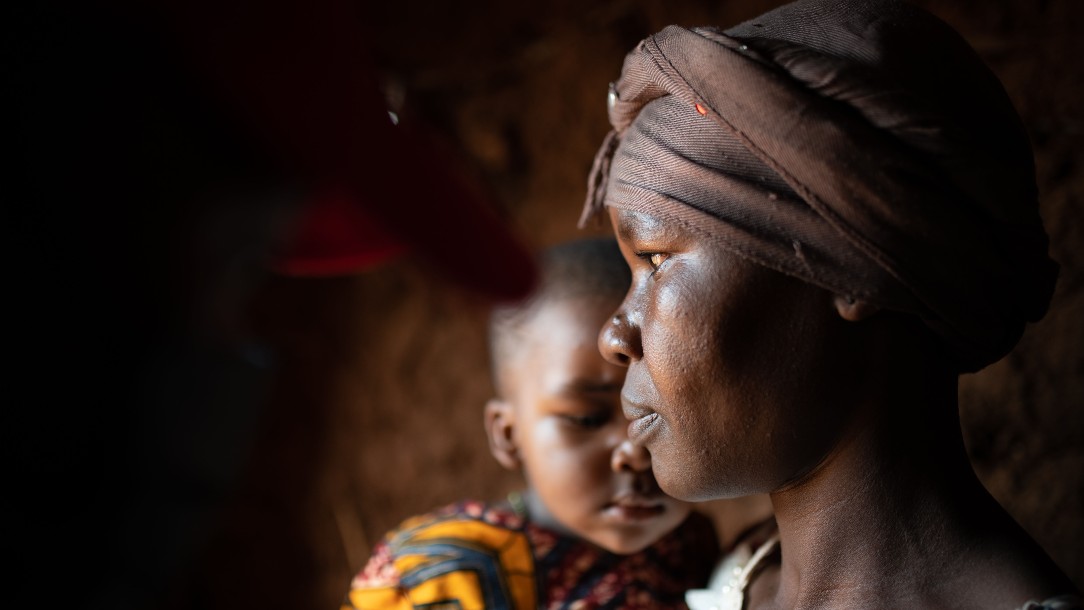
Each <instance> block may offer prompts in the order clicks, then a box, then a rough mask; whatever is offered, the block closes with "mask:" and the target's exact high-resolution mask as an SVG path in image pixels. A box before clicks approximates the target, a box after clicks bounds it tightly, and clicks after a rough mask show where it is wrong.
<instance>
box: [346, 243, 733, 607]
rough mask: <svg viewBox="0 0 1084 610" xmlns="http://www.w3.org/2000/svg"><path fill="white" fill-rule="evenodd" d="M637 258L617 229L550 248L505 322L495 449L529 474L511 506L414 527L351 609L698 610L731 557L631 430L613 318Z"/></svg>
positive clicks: (492, 426) (394, 539) (495, 340)
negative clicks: (698, 597) (658, 474)
mask: <svg viewBox="0 0 1084 610" xmlns="http://www.w3.org/2000/svg"><path fill="white" fill-rule="evenodd" d="M629 281H630V280H629V272H628V267H627V266H626V265H625V263H624V262H623V260H622V258H621V254H620V252H619V251H618V249H617V245H616V244H615V242H613V240H609V239H592V240H582V241H576V242H570V243H566V244H563V245H560V246H557V247H555V248H552V249H551V250H549V251H547V252H546V254H545V255H544V256H543V259H542V277H541V283H540V286H539V287H538V289H537V290H536V291H535V293H534V296H533V297H532V298H531V299H530V300H529V301H528V302H527V303H524V304H522V305H520V306H517V307H509V308H503V309H499V310H498V311H495V312H494V314H493V316H492V318H491V322H490V349H491V356H492V374H493V381H494V384H495V386H496V390H497V394H498V397H497V398H494V399H492V400H490V401H489V403H488V404H487V405H486V409H485V428H486V432H487V433H488V435H489V443H490V449H491V451H492V452H493V455H494V457H495V458H496V459H497V461H499V462H500V463H501V464H502V465H503V466H505V467H506V468H509V469H514V470H519V471H521V472H522V473H523V475H524V478H525V479H526V482H527V489H526V491H524V492H522V493H517V494H512V495H511V496H510V498H509V501H508V502H507V503H501V504H496V505H485V504H482V503H479V502H470V501H467V502H462V503H459V504H456V505H454V506H450V507H447V508H445V509H443V510H440V511H438V512H436V513H433V514H430V515H426V516H423V517H416V518H414V519H410V520H408V521H406V522H404V523H403V524H402V525H401V526H400V528H399V529H398V530H396V531H394V532H392V533H390V534H388V535H387V536H386V537H385V539H384V541H383V542H381V543H380V544H379V545H378V546H377V548H376V549H375V551H374V553H373V557H372V559H370V561H369V565H368V566H366V568H365V569H364V570H362V571H361V573H360V574H358V576H357V577H356V578H355V579H354V582H353V584H352V587H351V591H350V593H349V595H348V597H347V601H346V603H345V604H344V606H343V607H344V609H345V608H358V609H362V610H369V609H372V608H397V609H398V608H403V609H407V608H422V607H424V608H464V609H466V608H516V609H533V608H595V607H605V608H685V602H684V597H683V596H684V593H685V591H686V590H687V589H690V588H695V587H701V586H704V584H705V583H706V581H707V577H708V575H709V573H710V571H711V568H712V566H713V564H714V562H715V559H716V557H717V555H718V547H717V543H716V538H715V533H714V530H713V529H712V527H711V525H710V523H709V522H708V520H707V519H706V518H704V517H702V516H700V515H695V514H690V507H689V505H688V504H685V503H683V502H679V501H677V500H675V499H673V498H670V497H668V496H666V495H664V494H663V493H662V491H661V490H660V489H659V487H658V485H657V484H656V483H655V478H654V476H653V475H652V473H651V459H650V456H649V455H648V454H647V452H646V451H645V450H644V449H643V448H642V447H639V446H634V445H632V444H631V443H630V442H629V440H628V436H627V427H628V422H627V421H626V419H625V417H624V415H623V413H622V408H621V386H622V384H623V383H624V378H625V369H624V368H623V367H619V366H615V365H613V364H610V363H608V362H606V361H605V360H603V359H602V356H601V355H600V354H599V351H598V347H597V336H598V329H599V328H600V327H601V325H602V324H603V322H605V321H606V320H607V319H608V317H609V316H610V315H611V314H612V312H613V311H614V309H615V308H616V307H617V305H618V304H619V303H620V302H621V299H622V297H623V295H624V292H625V291H626V290H627V288H628V285H629Z"/></svg>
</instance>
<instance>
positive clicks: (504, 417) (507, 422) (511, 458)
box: [485, 398, 521, 470]
mask: <svg viewBox="0 0 1084 610" xmlns="http://www.w3.org/2000/svg"><path fill="white" fill-rule="evenodd" d="M515 419H516V418H515V410H514V409H513V408H512V405H510V404H508V403H507V402H505V401H503V400H500V399H497V398H491V399H490V400H489V402H487V403H486V413H485V426H486V436H488V437H489V451H490V453H492V454H493V457H495V458H497V461H498V462H499V463H500V465H501V466H504V467H505V468H507V469H508V470H519V469H520V465H521V464H520V461H519V451H518V450H517V448H516V440H515V424H516V422H515Z"/></svg>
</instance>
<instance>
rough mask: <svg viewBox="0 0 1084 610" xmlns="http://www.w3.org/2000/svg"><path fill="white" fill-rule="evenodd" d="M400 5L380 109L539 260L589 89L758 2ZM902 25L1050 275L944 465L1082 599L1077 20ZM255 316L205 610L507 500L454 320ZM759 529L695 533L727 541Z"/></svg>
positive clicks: (1034, 14) (464, 330)
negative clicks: (1021, 179) (1016, 116)
mask: <svg viewBox="0 0 1084 610" xmlns="http://www.w3.org/2000/svg"><path fill="white" fill-rule="evenodd" d="M424 4H425V3H422V5H419V4H417V3H413V4H411V5H410V7H409V10H407V7H406V6H405V5H403V4H401V3H396V2H389V3H383V4H382V5H380V6H374V7H372V8H371V14H372V16H373V21H372V26H373V27H372V29H373V35H374V40H373V45H374V52H375V56H376V58H377V60H378V62H379V64H380V66H381V67H382V70H383V73H384V75H385V77H386V81H387V86H388V92H389V99H390V101H391V103H392V105H393V106H395V107H396V109H397V110H398V111H399V113H400V115H401V117H402V120H404V121H417V122H419V123H423V124H426V125H428V126H429V127H431V128H432V129H433V131H434V132H435V134H436V135H438V136H439V138H440V139H441V141H442V143H443V145H445V146H447V148H448V149H449V150H451V151H453V152H454V153H456V154H457V155H459V156H461V157H462V158H463V159H464V160H465V162H466V164H467V165H468V167H470V168H472V169H473V170H475V171H476V172H477V174H478V176H479V177H480V178H481V179H482V180H483V181H484V182H485V183H486V184H488V185H489V186H490V187H491V188H492V189H493V191H494V192H495V193H496V194H497V195H498V196H499V199H500V200H501V201H502V202H503V203H504V205H505V210H504V211H505V212H506V213H507V216H508V218H509V220H510V222H512V223H513V225H514V226H516V227H517V230H518V231H519V232H520V233H521V234H522V235H523V236H524V239H525V240H526V241H527V242H528V243H530V244H532V245H534V246H543V245H546V244H550V243H553V242H556V241H560V240H563V239H567V238H571V237H575V236H577V235H582V232H578V231H577V230H576V229H575V223H576V218H577V216H578V214H579V209H580V206H581V203H582V200H583V196H584V184H585V178H586V175H587V171H588V168H589V167H590V163H591V159H592V156H593V154H594V151H595V149H596V147H597V145H598V143H599V142H600V141H601V138H602V136H603V135H604V134H605V133H606V131H607V129H608V125H607V122H606V116H605V101H604V100H605V93H606V90H607V83H608V82H609V81H611V80H613V79H614V78H616V76H617V74H618V71H619V69H620V65H621V60H622V58H623V56H624V54H625V52H626V51H627V50H629V49H630V48H632V46H633V45H634V44H635V43H636V42H638V41H639V40H640V39H641V38H643V37H644V36H646V35H647V34H649V33H652V32H654V31H657V30H659V29H661V28H662V27H663V26H665V25H667V24H670V23H679V24H682V25H690V26H691V25H704V24H715V25H724V26H726V25H731V24H735V23H737V22H739V21H741V20H744V19H747V18H750V17H753V16H755V15H757V14H759V13H761V12H763V11H764V10H767V9H769V8H771V7H773V6H775V5H776V4H778V2H768V1H759V0H755V1H754V0H747V1H741V2H738V1H729V2H728V1H726V0H720V1H716V2H702V1H688V2H682V3H677V2H663V1H661V0H656V1H650V2H629V1H623V0H606V1H600V2H592V3H588V5H587V6H588V8H582V5H581V3H573V2H561V3H552V4H547V6H546V8H543V7H541V6H540V5H539V3H518V2H497V1H494V0H479V1H477V2H473V3H469V4H464V3H451V2H449V3H445V4H444V5H442V6H432V7H429V8H428V9H426V8H425V7H424ZM920 4H922V5H924V6H927V7H928V8H929V9H930V10H933V11H934V12H935V13H937V14H938V15H940V16H941V17H942V18H944V19H945V20H947V21H948V22H949V23H950V24H951V25H953V26H954V27H956V28H957V29H958V30H960V31H961V33H963V35H964V36H965V37H966V38H967V39H968V40H969V41H970V42H971V43H972V44H973V45H974V46H975V47H976V48H977V49H978V51H979V53H980V54H981V55H982V57H983V58H984V59H985V60H986V61H987V62H988V63H989V64H990V65H991V66H992V68H993V69H994V71H995V72H996V73H997V74H998V75H999V76H1000V78H1001V79H1002V81H1003V82H1004V83H1005V85H1006V87H1007V89H1008V90H1009V93H1010V95H1011V97H1012V99H1013V101H1014V102H1015V104H1016V105H1017V107H1018V109H1019V110H1020V112H1021V114H1022V115H1023V118H1024V122H1025V124H1026V126H1027V128H1028V130H1029V132H1030V135H1031V137H1032V140H1033V142H1034V146H1035V152H1036V160H1037V164H1038V174H1039V186H1040V189H1041V194H1042V211H1043V216H1044V218H1045V220H1046V223H1047V226H1048V228H1049V231H1050V234H1051V237H1052V251H1053V255H1054V257H1055V258H1056V259H1057V260H1058V261H1059V262H1060V263H1061V264H1062V275H1061V279H1060V284H1059V287H1058V290H1057V293H1056V295H1055V297H1054V302H1053V305H1052V307H1051V310H1050V313H1049V315H1047V317H1046V318H1045V319H1044V320H1043V321H1042V322H1041V323H1039V324H1037V325H1034V326H1033V327H1031V328H1029V330H1028V331H1027V333H1026V335H1025V337H1024V339H1023V341H1022V342H1021V344H1020V345H1019V347H1018V348H1017V349H1016V350H1015V351H1014V352H1013V353H1012V354H1011V355H1010V356H1009V357H1007V358H1006V359H1005V360H1003V361H1002V362H1000V363H997V364H996V365H994V366H991V367H989V368H988V369H987V370H985V371H982V372H980V373H978V374H976V375H971V376H968V377H966V378H964V380H963V382H962V387H961V409H962V413H963V418H964V424H965V434H966V438H967V441H968V446H969V449H970V452H971V454H972V457H973V460H974V463H975V467H976V469H977V471H978V473H979V475H980V477H981V478H982V479H983V481H984V482H985V483H986V485H987V486H988V487H989V488H990V490H991V491H992V492H993V494H994V495H995V496H996V497H997V498H998V499H999V500H1000V501H1001V502H1002V503H1003V504H1004V505H1005V506H1006V507H1007V508H1008V510H1009V511H1010V512H1011V513H1012V514H1013V515H1014V516H1015V517H1016V518H1017V519H1018V520H1019V521H1020V522H1021V523H1022V524H1023V526H1024V527H1025V528H1026V529H1027V530H1028V531H1030V532H1031V533H1032V534H1033V535H1034V536H1035V538H1036V539H1037V540H1038V541H1039V542H1040V543H1041V544H1042V545H1043V546H1044V548H1046V549H1047V551H1048V552H1049V553H1050V554H1051V555H1052V556H1053V557H1054V559H1055V560H1056V561H1057V562H1058V563H1059V564H1060V565H1061V566H1062V567H1063V568H1064V569H1065V570H1066V571H1067V572H1068V573H1069V574H1070V576H1071V577H1072V578H1073V579H1074V580H1075V581H1076V582H1077V583H1078V584H1081V585H1084V553H1082V552H1081V549H1082V548H1084V528H1082V525H1084V518H1082V515H1084V505H1082V504H1084V500H1082V497H1084V496H1082V490H1084V409H1082V407H1084V250H1082V247H1084V236H1082V234H1081V231H1082V227H1084V213H1082V211H1081V200H1082V196H1084V167H1082V166H1081V164H1082V161H1084V146H1082V144H1084V132H1082V130H1084V122H1082V121H1084V117H1082V116H1081V113H1080V108H1084V99H1082V98H1084V82H1082V78H1084V77H1082V74H1084V73H1082V71H1081V70H1080V68H1079V65H1078V63H1077V62H1078V61H1079V58H1080V57H1084V44H1082V43H1081V40H1084V39H1082V38H1081V37H1080V35H1079V32H1080V31H1081V26H1082V25H1084V23H1082V21H1084V3H1081V2H1078V1H1076V0H1048V1H1034V0H1014V1H1009V0H1003V1H994V2H978V1H970V0H952V1H943V2H937V3H934V2H932V1H926V2H921V3H920ZM466 6H469V7H470V8H469V10H468V9H465V8H463V7H466ZM418 171H419V179H424V174H425V168H423V167H419V168H418ZM422 221H424V219H422ZM472 255H473V253H472V248H471V244H470V243H469V242H467V241H465V242H464V243H463V244H462V245H461V247H460V248H459V249H457V250H456V251H454V252H448V253H447V256H448V257H450V258H452V259H458V260H460V261H461V264H463V265H470V264H471V263H472ZM259 311H260V319H261V325H262V326H263V327H264V328H265V329H266V332H267V333H268V336H269V337H270V342H271V344H272V345H274V346H275V348H276V350H277V354H278V371H279V373H278V377H277V380H276V386H275V390H274V392H273V398H272V401H271V405H270V407H269V410H268V413H267V417H266V418H265V420H264V425H263V428H262V429H261V430H260V432H259V436H258V439H257V441H256V446H255V450H254V453H253V457H252V460H251V462H250V464H249V466H248V471H247V472H248V474H247V475H246V478H245V483H244V485H243V486H242V488H241V489H239V490H238V492H237V494H236V496H235V498H234V502H233V505H232V508H231V510H230V512H229V513H228V515H227V517H226V518H225V520H224V521H223V522H222V523H221V524H220V528H219V530H218V533H217V534H216V537H215V538H214V540H213V542H212V544H211V546H210V548H209V549H208V551H207V553H206V560H205V561H204V562H203V563H202V566H203V567H202V570H203V571H202V572H201V573H200V574H199V581H200V582H201V585H200V586H199V587H198V589H199V593H198V596H199V597H200V598H201V599H203V601H204V602H205V604H206V606H207V607H225V606H227V605H240V606H242V607H248V606H254V607H255V606H260V607H265V608H321V607H322V608H328V607H334V606H335V604H337V603H338V601H339V599H340V598H341V596H342V594H343V593H344V591H345V587H346V585H347V583H348V581H349V578H350V576H351V574H352V573H353V572H354V571H355V570H357V569H358V568H359V567H360V566H361V565H362V563H363V562H364V561H365V559H366V558H367V554H368V551H369V548H370V547H371V545H372V544H373V543H374V542H375V541H377V540H379V537H380V536H381V535H382V534H383V532H384V531H386V530H387V529H388V528H390V527H393V526H394V525H395V524H396V523H397V522H398V521H399V520H401V519H403V518H405V517H407V516H409V515H411V514H414V513H418V512H421V511H426V510H428V509H431V508H433V507H436V506H439V505H441V504H444V503H447V502H450V501H453V500H455V499H457V498H460V497H475V498H481V499H496V498H500V497H502V496H503V495H504V494H505V493H506V492H507V491H509V490H510V489H512V488H514V487H515V486H516V485H517V484H518V478H517V476H515V475H514V474H512V473H507V472H504V471H502V470H501V469H500V468H499V466H498V465H497V464H496V463H495V462H494V461H493V460H492V459H491V457H490V456H489V453H488V450H487V448H486V444H485V439H484V437H483V433H482V427H481V412H482V405H483V403H484V401H485V400H486V398H487V397H488V396H489V394H490V392H491V388H490V385H489V381H488V379H487V374H486V365H485V346H484V341H483V325H484V307H483V306H482V304H481V303H480V302H478V301H477V300H475V299H474V298H473V297H471V296H469V295H464V294H462V293H460V292H458V291H457V290H455V289H453V288H451V287H449V286H447V285H446V284H444V283H442V282H441V281H440V280H439V279H434V278H433V277H432V276H431V275H429V274H428V273H427V272H426V269H425V268H424V267H423V266H420V265H419V264H418V263H416V262H414V261H410V260H405V261H399V262H397V263H394V264H391V265H389V266H385V267H383V268H381V269H379V270H377V271H374V272H371V273H367V274H364V275H359V276H357V277H353V278H346V279H336V280H285V279H283V280H277V281H275V282H273V283H272V284H271V285H270V286H268V288H267V290H266V291H265V292H264V294H263V295H262V297H261V302H260V304H259ZM759 506H760V505H758V504H756V503H755V502H754V506H752V507H749V506H745V505H742V506H734V505H728V504H718V505H714V506H713V507H711V510H712V511H714V513H715V514H717V515H719V516H720V518H721V519H724V522H729V521H725V519H726V518H727V515H731V514H736V515H739V516H740V515H741V514H743V511H746V510H755V509H757V508H758V507H759Z"/></svg>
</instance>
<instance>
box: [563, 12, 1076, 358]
mask: <svg viewBox="0 0 1084 610" xmlns="http://www.w3.org/2000/svg"><path fill="white" fill-rule="evenodd" d="M610 122H611V124H612V125H613V131H612V132H611V133H610V134H609V135H608V136H607V138H606V140H605V142H604V143H603V145H602V148H601V149H600V151H599V153H598V155H597V156H596V159H595V164H594V167H593V169H592V172H591V177H590V178H589V183H588V188H589V192H588V198H587V203H586V205H585V209H584V216H583V218H582V219H581V224H582V223H584V222H586V221H587V220H589V219H590V218H591V217H592V216H594V215H595V214H597V213H598V212H599V211H600V210H601V209H602V208H603V207H604V206H613V207H616V208H623V209H629V210H635V211H640V212H645V213H648V214H651V215H655V216H659V217H662V218H665V219H667V220H668V221H671V222H676V223H680V224H682V225H684V226H685V227H686V228H688V229H690V230H693V231H697V232H699V233H701V234H704V235H706V236H709V237H710V238H712V239H715V240H717V242H718V243H719V244H720V245H721V246H722V247H725V248H728V249H730V250H732V251H734V252H736V253H738V254H740V255H741V256H743V257H745V258H747V259H749V260H751V261H753V262H755V263H758V264H760V265H764V266H766V267H769V268H771V269H774V270H777V271H779V272H782V273H785V274H788V275H791V276H794V277H797V278H799V279H802V280H804V281H807V282H810V283H812V284H816V285H818V286H821V287H823V288H825V289H828V290H831V291H833V292H835V293H837V294H841V295H846V296H850V297H854V298H859V299H863V300H866V301H868V302H870V303H872V304H874V305H877V306H879V307H882V308H884V309H889V310H895V311H902V312H908V313H913V314H916V315H918V316H920V317H921V318H922V319H923V320H924V321H925V323H926V324H927V325H928V326H929V327H930V328H932V329H933V330H934V331H935V333H936V334H937V335H938V336H939V337H941V338H942V339H943V343H944V345H945V347H946V353H947V354H948V355H949V357H950V358H951V359H952V361H953V362H954V363H955V365H956V366H957V368H958V370H960V371H973V370H977V369H980V368H982V367H984V366H986V365H987V364H989V363H991V362H994V361H996V360H998V359H1000V358H1001V357H1002V356H1004V355H1005V354H1006V353H1007V352H1008V351H1009V350H1010V349H1011V348H1012V347H1013V346H1014V345H1015V344H1016V342H1017V341H1018V340H1019V338H1020V335H1021V333H1022V332H1023V327H1024V324H1025V323H1026V322H1028V321H1035V320H1038V319H1039V318H1041V317H1042V316H1043V314H1044V313H1045V312H1046V308H1047V304H1048V302H1049V300H1050V296H1051V294H1052V292H1053V287H1054V282H1055V279H1056V276H1057V265H1056V264H1055V263H1054V262H1053V261H1051V260H1050V259H1049V257H1048V256H1047V247H1048V240H1047V236H1046V233H1045V231H1044V230H1043V227H1042V222H1041V220H1040V218H1039V214H1038V204H1037V194H1036V187H1035V171H1034V165H1033V161H1032V155H1031V148H1030V145H1029V143H1028V140H1027V136H1026V134H1025V133H1024V130H1023V128H1022V126H1021V124H1020V121H1019V118H1018V117H1017V115H1016V113H1015V111H1014V110H1013V107H1012V104H1011V103H1010V101H1009V99H1008V97H1007V95H1006V94H1005V91H1004V89H1003V88H1002V87H1001V85H1000V83H999V82H998V81H997V79H996V77H994V76H993V74H992V73H990V71H989V70H988V69H987V68H986V67H985V66H984V65H983V63H982V62H981V60H980V59H979V58H978V57H977V56H976V55H975V53H974V52H973V51H972V50H971V48H970V47H969V46H968V45H967V43H965V42H964V41H963V39H962V38H961V37H960V36H959V35H958V34H957V33H956V32H955V31H953V30H952V29H951V28H949V27H948V26H947V25H945V24H944V23H942V22H941V21H939V20H938V19H936V18H935V17H933V16H932V15H930V14H928V13H926V12H924V11H922V10H920V9H917V8H915V7H911V6H909V5H906V4H903V3H901V2H897V1H894V0H872V1H871V0H865V1H863V0H813V1H800V2H796V3H793V4H789V5H786V6H783V7H781V8H779V9H776V10H774V11H772V12H769V13H767V14H765V15H762V16H761V17H759V18H756V19H753V20H751V21H748V22H746V23H743V24H741V25H739V26H737V27H735V28H732V29H730V30H726V31H721V30H717V29H714V28H695V29H691V30H690V29H685V28H681V27H677V26H671V27H668V28H666V29H665V30H663V31H662V32H660V33H658V34H656V35H654V36H651V37H649V38H647V39H646V40H644V41H643V42H641V43H640V45H639V46H638V47H637V48H636V49H635V50H633V51H632V52H631V53H630V54H629V55H628V56H627V57H626V58H625V64H624V68H623V70H622V73H621V78H620V79H619V80H618V81H617V82H616V83H615V84H614V85H612V87H611V91H610Z"/></svg>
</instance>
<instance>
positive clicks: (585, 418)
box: [560, 413, 610, 430]
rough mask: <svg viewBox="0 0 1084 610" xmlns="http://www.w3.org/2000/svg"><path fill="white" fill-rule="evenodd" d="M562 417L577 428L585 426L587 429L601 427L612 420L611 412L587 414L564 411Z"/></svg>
mask: <svg viewBox="0 0 1084 610" xmlns="http://www.w3.org/2000/svg"><path fill="white" fill-rule="evenodd" d="M560 417H561V419H563V420H565V421H567V422H568V423H570V424H572V425H574V426H576V427H577V428H584V429H586V430H594V429H597V428H601V427H602V426H604V425H606V423H607V422H608V421H610V414H609V413H587V414H573V413H563V414H561V416H560Z"/></svg>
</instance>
